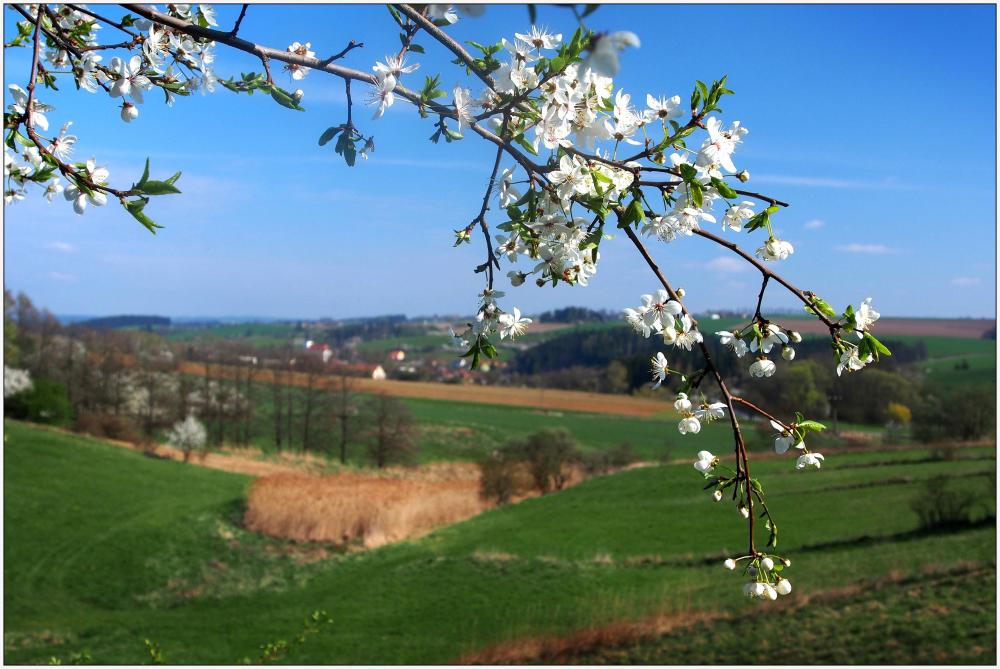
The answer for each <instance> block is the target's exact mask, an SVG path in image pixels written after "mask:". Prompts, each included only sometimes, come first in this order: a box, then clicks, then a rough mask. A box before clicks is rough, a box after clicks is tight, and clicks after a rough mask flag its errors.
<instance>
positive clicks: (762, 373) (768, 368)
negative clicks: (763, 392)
mask: <svg viewBox="0 0 1000 669" xmlns="http://www.w3.org/2000/svg"><path fill="white" fill-rule="evenodd" d="M775 369H777V366H776V365H775V364H774V363H773V362H771V361H770V360H768V359H767V358H758V359H757V360H755V361H754V362H753V364H752V365H750V376H753V377H756V378H758V379H759V378H763V377H767V376H772V375H773V374H774V370H775Z"/></svg>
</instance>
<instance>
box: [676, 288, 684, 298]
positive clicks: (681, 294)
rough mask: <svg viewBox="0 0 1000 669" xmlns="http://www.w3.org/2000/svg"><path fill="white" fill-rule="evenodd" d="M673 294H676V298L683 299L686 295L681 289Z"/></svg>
mask: <svg viewBox="0 0 1000 669" xmlns="http://www.w3.org/2000/svg"><path fill="white" fill-rule="evenodd" d="M675 292H676V293H677V297H684V295H686V294H687V293H686V291H685V290H684V289H683V288H678V289H677V290H676V291H675Z"/></svg>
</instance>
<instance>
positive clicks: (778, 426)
mask: <svg viewBox="0 0 1000 669" xmlns="http://www.w3.org/2000/svg"><path fill="white" fill-rule="evenodd" d="M770 422H771V427H772V428H774V430H775V432H776V433H777V436H775V438H774V452H775V453H777V454H778V455H784V454H785V453H787V452H788V450H789V449H790V448H794V449H795V450H797V451H801V452H802V454H801V455H800V456H799V457H798V459H797V460H796V462H795V468H796V469H800V470H801V469H806V468H807V467H812V468H815V469H819V468H820V467H821V466H822V464H823V460H824V459H825V458H824V457H823V455H822V454H821V453H814V452H811V451H810V450H809V448H808V447H807V446H806V434H808V433H809V432H822V431H823V430H825V429H826V426H825V425H823V424H822V423H818V422H816V421H814V420H806V419H805V417H803V415H802V414H801V413H796V414H795V422H794V423H792V424H791V425H785V424H783V423H779V422H778V421H776V420H774V419H773V418H772V419H771V420H770Z"/></svg>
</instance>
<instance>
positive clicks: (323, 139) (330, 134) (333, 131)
mask: <svg viewBox="0 0 1000 669" xmlns="http://www.w3.org/2000/svg"><path fill="white" fill-rule="evenodd" d="M343 129H344V126H343V125H337V126H334V127H332V128H327V129H326V130H324V131H323V134H322V135H320V136H319V145H320V146H325V145H326V143H327V142H329V141H330V140H331V139H333V138H334V137H336V136H337V134H338V133H340V131H341V130H343Z"/></svg>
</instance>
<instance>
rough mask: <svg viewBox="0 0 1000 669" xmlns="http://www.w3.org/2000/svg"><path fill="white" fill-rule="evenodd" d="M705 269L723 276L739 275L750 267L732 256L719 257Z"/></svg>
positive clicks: (707, 264)
mask: <svg viewBox="0 0 1000 669" xmlns="http://www.w3.org/2000/svg"><path fill="white" fill-rule="evenodd" d="M705 269H707V270H711V271H713V272H720V273H722V274H739V273H740V272H746V271H747V270H749V269H750V265H749V264H748V263H746V262H744V261H742V260H737V259H736V258H733V257H731V256H719V257H718V258H712V259H711V260H709V261H708V262H707V263H705Z"/></svg>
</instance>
